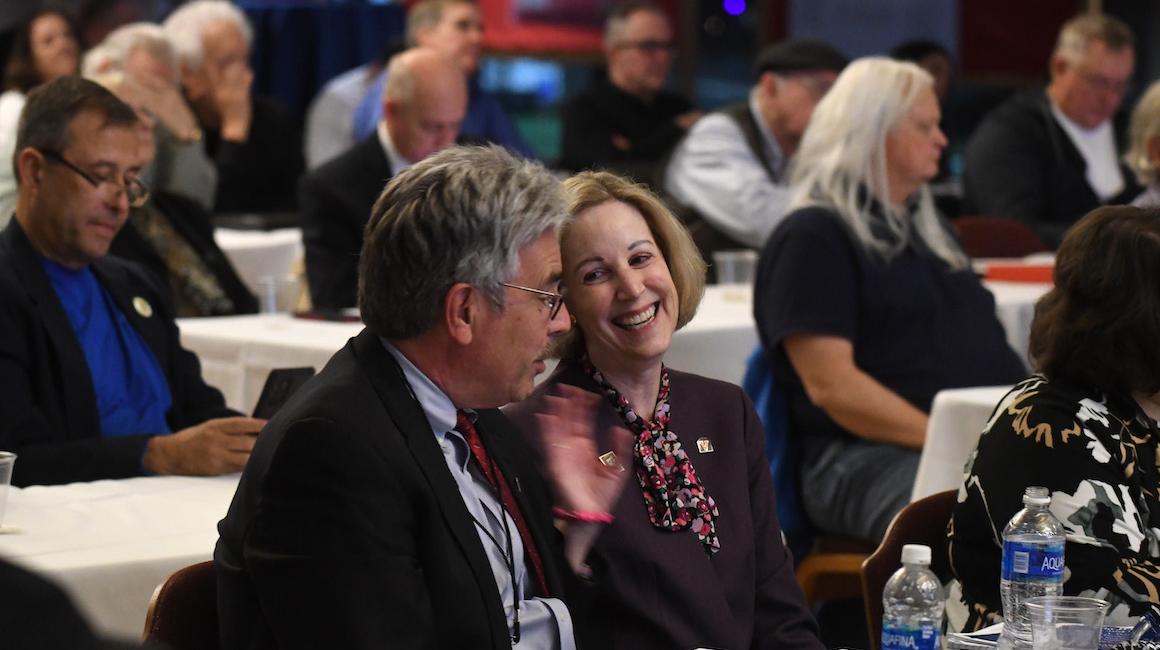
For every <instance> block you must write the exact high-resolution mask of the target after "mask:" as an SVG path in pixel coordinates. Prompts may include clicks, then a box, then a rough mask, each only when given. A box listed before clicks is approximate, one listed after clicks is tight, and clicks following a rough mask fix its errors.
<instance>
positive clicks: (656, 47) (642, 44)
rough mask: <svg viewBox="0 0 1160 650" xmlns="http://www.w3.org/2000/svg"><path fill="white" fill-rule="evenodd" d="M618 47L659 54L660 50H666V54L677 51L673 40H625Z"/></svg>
mask: <svg viewBox="0 0 1160 650" xmlns="http://www.w3.org/2000/svg"><path fill="white" fill-rule="evenodd" d="M617 47H622V48H626V49H634V50H640V51H641V52H644V53H645V54H658V53H660V52H664V53H665V54H673V55H675V54H676V53H677V48H676V46H674V45H673V43H672V41H653V40H646V41H625V42H623V43H621V44H619V45H618V46H617Z"/></svg>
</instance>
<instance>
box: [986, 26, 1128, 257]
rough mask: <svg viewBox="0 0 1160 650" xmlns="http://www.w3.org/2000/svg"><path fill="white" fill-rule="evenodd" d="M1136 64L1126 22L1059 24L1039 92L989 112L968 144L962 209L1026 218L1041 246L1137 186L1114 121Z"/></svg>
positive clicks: (1052, 244) (1125, 198)
mask: <svg viewBox="0 0 1160 650" xmlns="http://www.w3.org/2000/svg"><path fill="white" fill-rule="evenodd" d="M1134 64H1135V38H1134V37H1133V35H1132V31H1131V29H1129V28H1128V26H1127V25H1125V24H1124V23H1122V22H1120V21H1118V20H1116V19H1115V18H1111V17H1109V16H1104V15H1083V16H1079V17H1077V18H1073V19H1071V20H1070V21H1068V22H1067V23H1065V24H1064V26H1063V28H1062V29H1061V30H1060V32H1059V39H1058V41H1057V42H1056V46H1055V52H1054V53H1053V54H1052V56H1051V82H1050V83H1048V85H1047V87H1046V88H1045V89H1037V90H1034V91H1030V92H1028V93H1025V94H1021V95H1017V96H1015V97H1013V98H1011V99H1010V100H1008V101H1007V102H1006V103H1004V104H1002V105H1000V106H999V107H998V108H996V109H995V110H994V111H992V112H991V113H990V114H989V115H988V116H987V117H986V118H985V119H984V120H983V122H982V123H981V124H980V125H979V127H978V129H977V130H976V131H975V134H974V135H973V136H972V137H971V140H970V142H968V144H967V151H966V160H965V167H964V170H963V190H964V193H965V196H964V199H965V203H966V206H965V208H966V209H965V212H966V213H967V214H984V215H991V216H998V217H1007V218H1011V219H1016V220H1019V221H1022V222H1023V223H1025V224H1027V225H1028V226H1030V227H1031V229H1032V230H1034V231H1035V233H1036V234H1037V235H1039V238H1040V239H1042V240H1043V242H1044V243H1045V244H1047V245H1048V246H1050V247H1052V248H1054V247H1055V246H1057V245H1059V241H1060V240H1061V239H1062V238H1063V233H1064V232H1065V231H1066V230H1067V229H1068V228H1069V227H1070V226H1071V224H1073V223H1075V222H1076V220H1078V219H1079V218H1080V217H1081V216H1083V215H1085V214H1087V213H1088V212H1090V211H1091V210H1093V209H1095V208H1097V207H1099V206H1100V205H1104V204H1108V203H1126V202H1127V201H1130V200H1131V199H1132V197H1134V196H1135V195H1136V194H1137V193H1139V191H1140V189H1139V187H1138V186H1137V185H1136V184H1135V181H1134V179H1133V177H1132V175H1131V174H1130V173H1129V172H1128V171H1127V169H1126V168H1125V167H1123V166H1122V164H1121V162H1120V155H1119V149H1118V147H1117V142H1116V139H1117V138H1116V129H1115V127H1114V125H1113V124H1112V118H1113V116H1114V115H1115V114H1116V111H1117V110H1118V109H1119V108H1120V102H1121V101H1122V100H1123V98H1124V93H1125V91H1126V90H1127V88H1128V82H1129V80H1130V79H1131V77H1132V69H1133V66H1134Z"/></svg>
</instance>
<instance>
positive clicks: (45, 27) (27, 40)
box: [0, 9, 80, 226]
mask: <svg viewBox="0 0 1160 650" xmlns="http://www.w3.org/2000/svg"><path fill="white" fill-rule="evenodd" d="M76 33H77V31H76V28H75V27H74V25H73V23H72V21H71V19H70V18H69V17H68V16H66V15H65V14H63V13H61V12H60V11H56V10H54V9H41V10H40V11H37V12H36V13H34V14H32V16H30V17H29V18H28V20H26V21H25V22H24V24H23V25H21V27H20V31H18V32H17V33H16V38H15V40H13V42H12V50H11V52H9V54H8V64H7V65H6V66H5V68H4V94H2V95H0V226H2V225H3V224H6V223H8V218H9V217H11V216H12V210H13V208H15V207H16V177H15V176H14V175H13V170H12V165H11V164H10V162H9V161H11V160H12V154H13V149H14V148H15V147H16V123H17V121H19V120H20V111H21V109H23V108H24V96H25V95H26V94H27V93H28V91H30V90H32V89H33V88H35V87H37V86H39V85H40V84H42V83H45V82H48V81H52V80H53V79H56V78H57V77H63V76H66V75H70V74H76V73H77V68H78V67H79V66H80V48H79V46H78V45H77V38H76Z"/></svg>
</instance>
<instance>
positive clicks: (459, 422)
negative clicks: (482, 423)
mask: <svg viewBox="0 0 1160 650" xmlns="http://www.w3.org/2000/svg"><path fill="white" fill-rule="evenodd" d="M455 430H456V431H458V432H460V433H462V434H463V437H464V438H465V439H466V440H467V446H468V447H470V448H471V455H472V456H474V457H475V462H477V463H478V464H479V468H480V470H482V471H483V475H484V476H485V477H486V478H487V482H488V483H491V487H492V488H493V489H494V490H495V491H496V492H498V493H499V500H500V502H501V503H503V507H504V509H505V510H507V511H508V514H509V515H511V518H512V520H513V521H515V522H516V529H517V530H518V531H519V533H520V539H522V540H523V541H524V553H525V554H526V555H527V558H528V562H529V563H530V564H531V565H532V576H533V577H534V578H535V579H536V584H537V585H538V586H539V588H540V593H541V594H543V595H545V596H550V595H551V594H549V593H548V584H547V581H546V580H545V579H544V565H543V562H541V560H540V552H539V551H538V550H536V544H535V540H533V539H532V532H531V531H530V530H529V529H528V522H526V521H524V514H523V512H521V511H520V507H519V505H518V504H517V503H516V500H515V497H514V496H512V491H511V488H509V487H508V484H507V480H506V479H504V476H503V472H501V471H500V469H499V466H498V465H496V464H495V463H493V462H491V456H489V455H488V453H487V448H486V447H484V446H483V441H482V440H480V438H479V432H478V431H476V430H475V425H474V424H472V423H471V420H469V419H468V418H467V414H466V413H464V412H463V411H457V412H456V414H455Z"/></svg>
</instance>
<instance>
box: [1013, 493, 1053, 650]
mask: <svg viewBox="0 0 1160 650" xmlns="http://www.w3.org/2000/svg"><path fill="white" fill-rule="evenodd" d="M1050 503H1051V497H1050V496H1049V495H1048V493H1047V488H1043V487H1029V488H1027V491H1026V492H1024V493H1023V505H1024V508H1023V509H1022V510H1020V511H1019V512H1017V513H1015V516H1014V517H1012V518H1011V521H1010V523H1008V524H1007V527H1006V528H1004V529H1003V568H1002V573H1001V577H1000V580H999V594H1000V596H1001V597H1002V599H1003V640H1004V641H1005V643H1004V645H1006V646H1009V647H1012V648H1024V647H1030V645H1031V621H1030V619H1029V618H1028V616H1027V610H1026V608H1025V607H1023V603H1024V601H1026V600H1027V599H1028V598H1032V597H1034V596H1059V595H1062V594H1063V547H1064V529H1063V524H1061V523H1059V520H1058V519H1056V518H1055V515H1053V514H1051V511H1050V510H1048V508H1047V506H1048V505H1049V504H1050Z"/></svg>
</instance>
